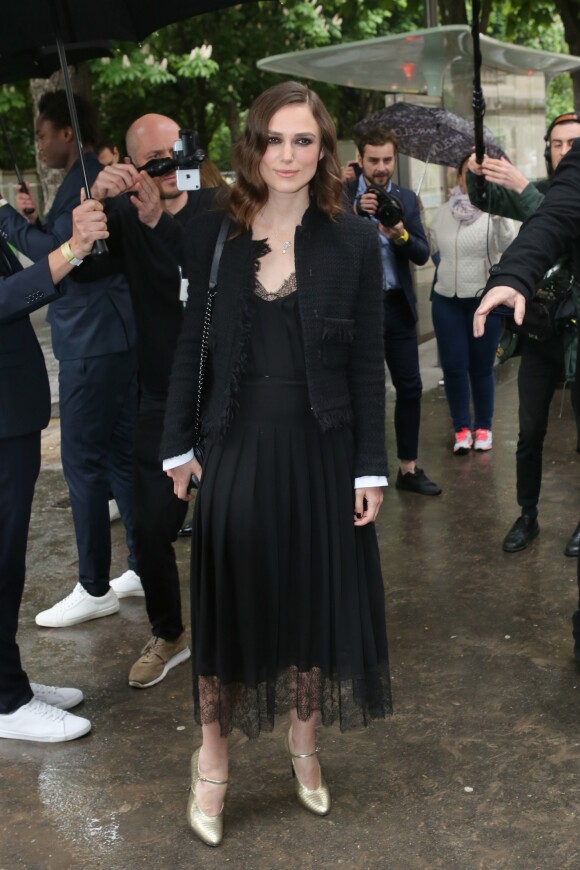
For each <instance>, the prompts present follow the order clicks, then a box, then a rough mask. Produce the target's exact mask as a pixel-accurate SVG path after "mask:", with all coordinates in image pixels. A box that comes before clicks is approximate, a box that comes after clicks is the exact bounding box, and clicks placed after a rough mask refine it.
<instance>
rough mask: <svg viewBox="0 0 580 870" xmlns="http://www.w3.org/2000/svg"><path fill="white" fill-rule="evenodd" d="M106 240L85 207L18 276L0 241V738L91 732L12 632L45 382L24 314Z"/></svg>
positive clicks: (45, 405)
mask: <svg viewBox="0 0 580 870" xmlns="http://www.w3.org/2000/svg"><path fill="white" fill-rule="evenodd" d="M0 202H1V200H0ZM106 235H107V229H106V221H105V217H104V215H103V209H102V206H101V205H100V204H99V203H96V202H94V201H91V202H86V203H84V204H83V205H81V206H79V207H78V208H77V209H76V210H75V212H74V214H73V233H72V237H71V238H70V239H69V240H67V241H66V242H65V243H64V244H63V245H62V246H61V247H60V248H58V247H57V248H56V250H54V251H53V252H51V253H50V254H49V255H48V256H46V257H42V258H41V259H40V260H39V261H38V263H35V264H34V265H33V266H31V267H30V268H28V269H26V270H22V267H21V266H20V263H19V262H18V260H17V259H16V257H15V256H14V254H13V253H12V251H11V250H10V248H9V246H8V245H7V244H6V242H5V241H4V239H3V237H2V235H0V738H2V737H4V738H11V739H16V740H35V741H37V740H38V741H41V742H50V743H56V742H61V741H65V740H73V739H74V738H76V737H80V736H81V735H83V734H86V733H87V732H88V731H89V730H90V728H91V723H90V722H89V720H88V719H84V718H83V717H81V716H74V715H72V714H71V713H67V712H65V711H66V710H68V709H69V708H70V707H74V706H76V705H77V704H80V702H81V701H82V700H83V694H82V692H81V691H80V690H79V689H71V688H60V687H56V686H44V685H40V684H38V683H30V682H29V680H28V677H27V675H26V673H25V671H24V670H23V668H22V664H21V661H20V652H19V649H18V644H17V643H16V633H17V630H18V613H19V610H20V602H21V599H22V592H23V589H24V577H25V560H26V544H27V539H28V527H29V523H30V511H31V507H32V497H33V494H34V486H35V483H36V479H37V477H38V473H39V470H40V432H41V430H42V429H44V428H45V427H46V426H47V425H48V422H49V419H50V387H49V383H48V375H47V373H46V366H45V364H44V357H43V355H42V351H41V349H40V345H39V344H38V341H37V338H36V335H35V334H34V330H33V328H32V324H31V323H30V319H29V317H28V315H29V313H30V312H31V311H34V310H35V309H37V308H40V307H41V306H42V305H46V304H47V303H48V302H50V301H51V300H54V299H57V298H58V295H59V292H60V290H61V288H62V286H63V282H64V279H65V277H66V276H67V275H68V274H70V272H72V270H73V269H74V268H75V266H74V265H73V262H72V260H71V255H72V257H73V258H74V259H81V258H82V257H83V256H84V255H85V254H87V253H89V252H90V250H91V245H92V243H93V241H94V240H95V239H102V238H105V237H106ZM59 282H61V283H60V284H59Z"/></svg>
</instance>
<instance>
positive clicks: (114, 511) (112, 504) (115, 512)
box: [109, 498, 121, 523]
mask: <svg viewBox="0 0 580 870" xmlns="http://www.w3.org/2000/svg"><path fill="white" fill-rule="evenodd" d="M120 519H121V513H120V511H119V505H118V504H117V502H116V501H115V499H114V498H110V499H109V522H110V523H114V522H115V520H120Z"/></svg>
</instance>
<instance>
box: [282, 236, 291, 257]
mask: <svg viewBox="0 0 580 870" xmlns="http://www.w3.org/2000/svg"><path fill="white" fill-rule="evenodd" d="M291 247H292V242H291V240H290V239H286V241H285V242H282V253H283V254H285V253H286V252H287V251H289V250H290V248H291Z"/></svg>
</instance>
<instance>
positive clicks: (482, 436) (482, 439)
mask: <svg viewBox="0 0 580 870" xmlns="http://www.w3.org/2000/svg"><path fill="white" fill-rule="evenodd" d="M492 447H493V435H492V434H491V429H476V430H475V442H474V444H473V449H474V450H491V448H492Z"/></svg>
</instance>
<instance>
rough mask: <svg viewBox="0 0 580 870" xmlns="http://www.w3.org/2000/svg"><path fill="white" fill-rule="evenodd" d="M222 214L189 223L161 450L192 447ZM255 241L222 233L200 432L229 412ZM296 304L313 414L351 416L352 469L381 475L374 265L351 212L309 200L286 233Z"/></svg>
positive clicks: (366, 228)
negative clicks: (185, 280)
mask: <svg viewBox="0 0 580 870" xmlns="http://www.w3.org/2000/svg"><path fill="white" fill-rule="evenodd" d="M221 220H222V213H220V212H213V213H208V214H206V215H204V216H203V217H202V218H199V219H197V221H194V222H192V223H191V224H190V225H189V227H188V229H189V230H190V232H191V236H190V239H189V246H188V250H189V252H190V268H189V273H188V274H189V276H190V279H189V280H190V288H189V299H188V303H187V307H186V311H185V318H184V322H183V329H182V332H181V336H180V339H179V344H178V346H177V351H176V354H175V362H174V365H173V371H172V375H171V381H170V386H169V398H168V403H167V416H166V421H165V434H164V441H163V446H162V453H163V457H165V458H169V457H173V456H179V455H181V454H183V453H186V452H187V451H188V450H190V449H191V448H192V447H193V424H194V414H193V411H194V404H195V402H194V401H193V397H195V395H196V389H197V380H198V372H199V355H200V353H199V352H200V342H201V329H202V324H203V319H204V311H205V307H206V300H207V294H208V280H209V272H210V265H211V261H212V258H213V252H214V247H215V242H216V238H217V235H218V231H219V227H220V224H221ZM265 250H266V247H265V244H264V242H263V241H254V240H252V237H251V233H250V232H249V231H247V232H244V233H241V234H238V235H236V236H234V237H233V238H230V239H228V240H227V241H226V244H225V246H224V250H223V255H222V258H221V261H220V269H219V274H218V292H217V296H216V299H215V303H214V311H213V318H212V324H211V335H210V368H211V376H210V377H209V380H208V383H209V384H210V387H209V389H208V393H209V396H208V400H207V403H206V407H205V410H204V414H203V430H204V432H206V433H208V434H210V435H212V436H213V437H219V436H221V435H223V434H224V432H226V431H227V429H228V427H229V425H230V423H231V420H232V418H233V416H234V414H235V409H236V399H237V392H238V390H239V387H240V383H241V380H242V377H243V373H244V368H245V364H246V361H247V356H248V348H249V342H250V337H251V330H252V310H253V302H254V291H255V283H256V269H257V268H259V257H260V256H262V255H263V254H264V253H265ZM294 252H295V263H296V283H297V294H298V308H299V312H300V321H301V325H302V336H303V341H304V353H305V361H306V380H307V384H308V394H309V398H310V403H311V407H312V412H313V414H314V417H315V418H316V420H317V421H318V423H319V425H320V426H321V428H322V429H323V430H328V429H331V428H336V427H338V426H341V425H344V424H350V423H352V425H353V429H354V433H355V442H356V453H355V477H362V476H364V475H374V474H376V475H386V474H387V461H386V453H385V442H384V436H385V423H384V405H385V374H384V362H383V339H382V332H383V330H382V289H381V264H380V255H379V250H378V240H377V234H376V230H375V228H374V227H373V226H372V225H371V224H370V223H369V222H367V221H361V220H360V219H359V218H357V217H355V216H354V215H351V214H344V215H339V216H338V217H337V219H336V220H333V221H331V220H330V219H329V218H327V217H326V216H325V215H324V214H323V213H322V212H320V211H318V209H317V208H316V207H314V206H311V207H310V208H309V209H308V210H307V212H306V213H305V215H304V217H303V220H302V224H301V226H299V227H298V228H297V230H296V235H295V239H294Z"/></svg>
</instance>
